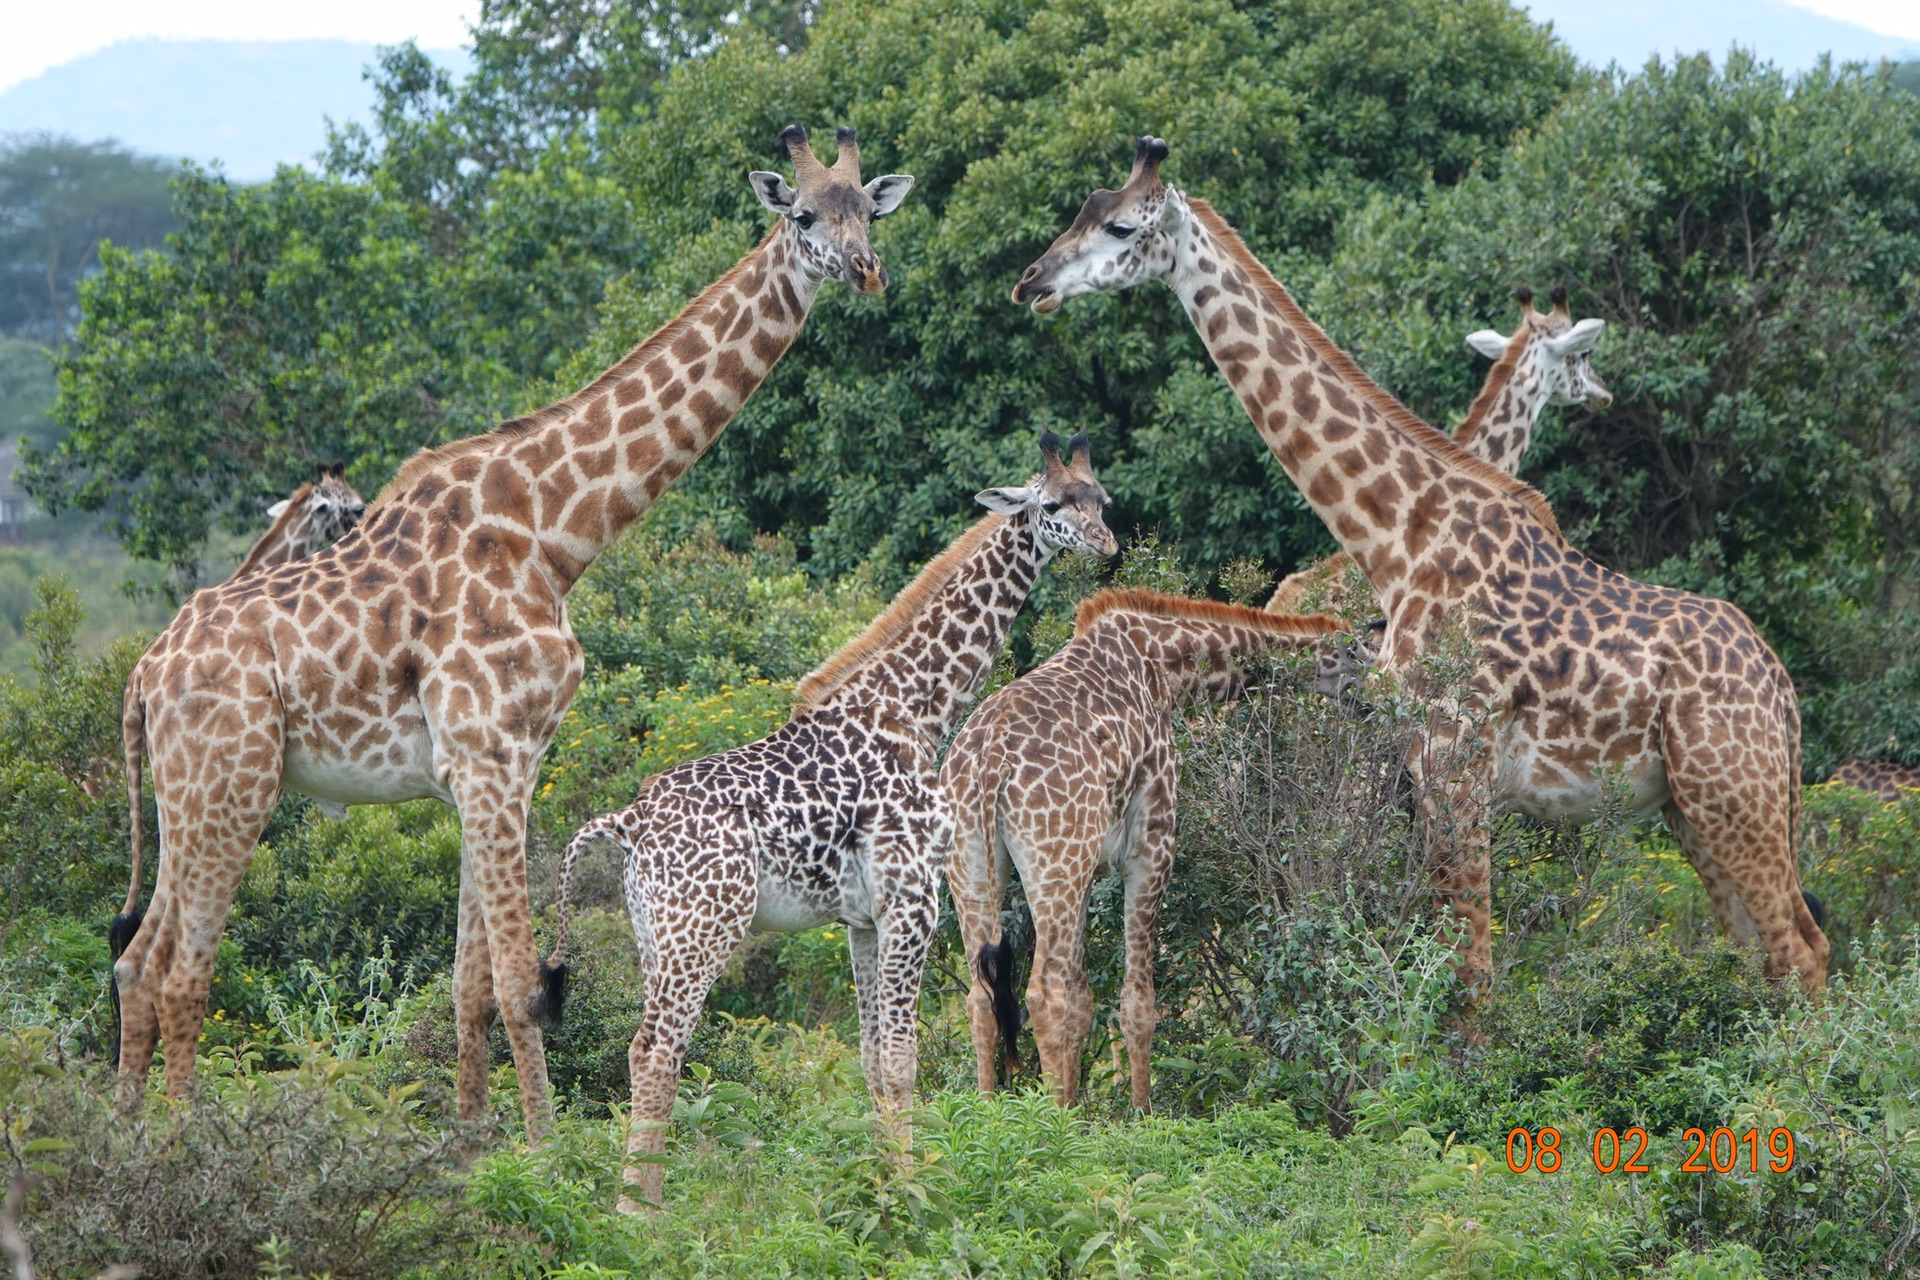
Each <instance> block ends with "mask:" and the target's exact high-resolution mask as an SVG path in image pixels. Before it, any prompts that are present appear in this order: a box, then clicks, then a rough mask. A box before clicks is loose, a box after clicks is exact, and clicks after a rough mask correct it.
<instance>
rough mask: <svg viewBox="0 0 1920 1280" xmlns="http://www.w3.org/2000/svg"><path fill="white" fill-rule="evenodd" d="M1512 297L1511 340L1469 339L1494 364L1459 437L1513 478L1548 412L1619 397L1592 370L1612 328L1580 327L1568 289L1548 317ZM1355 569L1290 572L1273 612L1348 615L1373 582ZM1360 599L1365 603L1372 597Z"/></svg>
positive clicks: (1529, 295) (1343, 560)
mask: <svg viewBox="0 0 1920 1280" xmlns="http://www.w3.org/2000/svg"><path fill="white" fill-rule="evenodd" d="M1513 296H1514V300H1515V301H1517V302H1518V303H1519V304H1520V324H1519V327H1518V328H1516V329H1515V330H1514V331H1513V336H1512V337H1505V336H1503V335H1502V334H1501V333H1500V332H1499V330H1497V329H1478V330H1475V331H1474V332H1473V333H1470V334H1468V335H1467V347H1468V348H1469V349H1470V350H1473V351H1477V352H1479V353H1480V354H1481V355H1483V356H1485V357H1487V358H1488V359H1489V360H1491V361H1493V362H1494V363H1493V367H1492V368H1491V369H1489V370H1487V377H1486V381H1485V382H1483V383H1482V384H1481V386H1480V393H1479V394H1478V395H1477V396H1475V397H1474V400H1473V404H1472V405H1471V406H1470V407H1469V408H1468V410H1467V416H1466V417H1465V418H1464V419H1463V420H1462V421H1461V423H1460V425H1459V426H1458V427H1457V428H1455V429H1454V433H1453V442H1454V443H1455V444H1457V445H1459V446H1460V447H1461V448H1463V449H1465V450H1466V451H1467V452H1468V453H1471V454H1473V455H1474V456H1475V457H1477V458H1480V459H1482V460H1483V461H1485V462H1488V463H1491V464H1492V465H1494V466H1496V467H1498V468H1500V470H1502V471H1504V472H1506V473H1507V474H1508V475H1515V474H1517V473H1518V472H1519V470H1520V463H1521V461H1522V460H1523V459H1524V458H1525V457H1526V456H1527V446H1528V445H1530V444H1532V443H1533V429H1534V426H1535V424H1536V423H1538V422H1539V421H1540V415H1541V414H1542V413H1545V412H1546V409H1547V406H1548V405H1550V404H1553V405H1573V404H1577V405H1582V406H1584V407H1586V408H1588V409H1593V410H1599V409H1605V408H1606V407H1607V406H1609V405H1611V404H1612V403H1613V393H1612V392H1611V391H1609V390H1607V385H1606V383H1604V382H1602V381H1601V380H1600V377H1599V375H1598V374H1596V373H1594V371H1593V358H1592V356H1593V348H1594V345H1595V344H1596V343H1598V342H1599V341H1600V335H1601V334H1602V332H1604V331H1605V329H1606V326H1607V322H1606V321H1604V320H1600V319H1597V318H1593V317H1589V318H1588V319H1585V320H1582V321H1580V322H1579V323H1577V324H1576V323H1574V320H1573V316H1572V314H1571V313H1570V312H1569V311H1568V309H1567V287H1566V286H1565V285H1559V284H1557V285H1555V286H1554V287H1553V288H1552V290H1550V291H1549V294H1548V296H1549V297H1550V299H1551V300H1552V303H1553V310H1551V311H1548V312H1541V311H1539V310H1537V309H1535V307H1534V305H1533V290H1531V289H1529V288H1527V287H1526V286H1524V285H1522V286H1521V287H1520V288H1518V289H1515V290H1514V291H1513ZM1352 568H1353V557H1351V556H1349V555H1348V554H1347V553H1346V552H1344V551H1336V552H1334V553H1333V554H1332V555H1330V556H1327V557H1325V558H1323V559H1321V560H1318V561H1315V562H1314V563H1313V564H1310V565H1308V566H1307V567H1306V568H1304V569H1301V570H1298V571H1297V572H1294V573H1290V574H1288V575H1287V576H1286V577H1285V578H1283V579H1281V581H1280V585H1279V586H1277V587H1275V588H1274V592H1273V596H1272V598H1271V599H1269V600H1268V601H1267V609H1268V611H1270V612H1272V613H1298V612H1299V611H1300V608H1301V606H1302V605H1303V604H1305V603H1306V602H1307V601H1308V600H1314V601H1315V602H1317V603H1318V604H1319V605H1320V607H1322V608H1329V609H1334V610H1336V611H1339V612H1341V613H1343V614H1344V613H1346V612H1348V611H1349V610H1348V608H1347V606H1348V603H1349V598H1350V597H1351V596H1352V595H1353V593H1354V589H1355V588H1356V587H1363V586H1364V584H1365V581H1366V580H1365V578H1364V577H1363V576H1362V575H1360V574H1358V573H1357V572H1355V573H1349V570H1351V569H1352ZM1356 579H1358V580H1357V581H1356ZM1361 594H1362V596H1363V598H1364V597H1365V596H1366V595H1368V594H1370V593H1365V592H1362V593H1361ZM1353 603H1354V604H1359V603H1360V602H1359V601H1354V602H1353ZM1367 603H1368V604H1370V603H1371V601H1370V600H1369V601H1367ZM1363 611H1364V608H1363Z"/></svg>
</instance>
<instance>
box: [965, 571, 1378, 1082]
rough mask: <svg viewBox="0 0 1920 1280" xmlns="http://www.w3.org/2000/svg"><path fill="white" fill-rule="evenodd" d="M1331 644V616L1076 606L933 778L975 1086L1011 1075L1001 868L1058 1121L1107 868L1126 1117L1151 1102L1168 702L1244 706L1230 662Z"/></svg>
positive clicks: (1168, 832)
mask: <svg viewBox="0 0 1920 1280" xmlns="http://www.w3.org/2000/svg"><path fill="white" fill-rule="evenodd" d="M1339 630H1340V623H1339V621H1338V620H1337V619H1334V618H1330V617H1327V616H1326V615H1324V614H1314V615H1310V616H1279V615H1275V614H1271V613H1266V612H1263V611H1262V610H1259V609H1250V608H1246V607H1244V606H1241V605H1231V604H1219V603H1216V602H1215V601H1211V600H1189V599H1185V598H1183V597H1181V596H1171V595H1163V594H1161V593H1159V592H1156V591H1139V590H1108V591H1102V592H1100V593H1099V594H1097V595H1095V596H1093V597H1091V598H1090V599H1088V600H1086V601H1085V602H1084V603H1082V604H1081V606H1080V609H1079V612H1078V613H1077V614H1076V615H1075V618H1074V630H1073V639H1072V640H1071V641H1070V642H1068V644H1067V645H1066V647H1065V648H1063V649H1061V650H1060V652H1058V653H1056V654H1054V655H1053V657H1051V658H1049V659H1047V661H1046V662H1044V663H1042V664H1041V665H1040V666H1038V667H1036V668H1035V669H1033V670H1032V671H1029V672H1028V673H1027V674H1026V675H1024V676H1021V677H1020V678H1019V679H1018V680H1015V681H1014V682H1013V683H1012V684H1009V685H1007V686H1006V687H1005V688H1003V689H1000V690H999V691H998V692H996V693H994V694H993V695H992V696H991V697H989V698H988V699H987V700H986V701H985V702H983V703H981V704H980V709H979V710H978V711H976V712H974V713H973V715H972V716H971V717H969V718H968V720H967V723H966V726H965V727H964V728H963V729H961V731H960V734H959V736H958V737H956V738H955V739H954V742H953V747H952V749H951V750H949V751H948V752H947V758H946V761H945V763H944V764H942V766H941V768H940V782H941V786H942V788H943V789H944V790H945V792H946V796H947V803H948V805H949V807H950V808H951V810H952V812H953V821H954V827H955V833H954V839H953V846H952V853H951V855H950V856H949V858H948V860H947V887H948V890H949V891H950V892H951V893H952V895H953V909H954V914H955V915H957V916H958V917H959V922H960V937H961V941H962V944H963V947H964V950H965V952H966V955H967V957H968V960H969V962H970V963H969V968H970V969H971V971H972V975H973V981H972V985H971V988H970V989H969V991H968V993H967V1019H968V1021H969V1022H970V1023H971V1024H972V1030H973V1051H974V1060H975V1065H976V1067H977V1068H978V1071H979V1080H980V1088H981V1089H982V1090H983V1091H986V1092H991V1091H992V1090H993V1087H994V1076H995V1061H994V1059H995V1053H994V1050H995V1047H996V1044H997V1045H998V1046H999V1047H1000V1048H1002V1049H1003V1050H1004V1051H1005V1054H1006V1059H1007V1063H1008V1065H1009V1067H1010V1068H1015V1069H1017V1067H1018V1062H1019V1058H1018V1053H1017V1051H1016V1049H1015V1047H1014V1046H1015V1043H1016V1038H1017V1037H1018V1035H1019V1032H1020V1007H1019V998H1018V997H1017V996H1016V995H1015V994H1014V988H1013V960H1014V956H1013V946H1012V944H1011V943H1010V942H1008V941H1007V940H1006V938H1005V937H1003V936H1002V934H1001V930H1000V903H1001V899H1002V898H1003V897H1004V895H1005V891H1006V876H1007V869H1008V866H1009V864H1011V866H1012V867H1013V868H1015V869H1017V870H1018V871H1019V873H1020V883H1021V884H1022V885H1023V886H1024V887H1025V889H1026V895H1027V905H1028V907H1029V908H1030V909H1031V911H1032V913H1033V934H1034V940H1033V970H1032V976H1031V978H1030V980H1029V981H1028V983H1027V1007H1028V1009H1029V1010H1030V1011H1031V1013H1032V1017H1033V1040H1034V1044H1035V1046H1036V1047H1037V1048H1038V1049H1039V1051H1040V1068H1041V1070H1042V1072H1043V1073H1044V1074H1045V1075H1046V1078H1047V1081H1048V1083H1049V1084H1051V1085H1052V1086H1053V1087H1054V1090H1055V1093H1056V1096H1057V1097H1058V1098H1059V1100H1060V1104H1061V1105H1062V1106H1072V1105H1073V1100H1074V1095H1075V1093H1076V1092H1077V1090H1078V1087H1079V1077H1080V1052H1081V1050H1082V1049H1083V1048H1084V1047H1085V1045H1086V1040H1087V1032H1088V1030H1089V1029H1090V1028H1091V1026H1092V1025H1093V991H1092V989H1091V988H1090V987H1089V986H1088V985H1087V968H1086V923H1087V896H1088V894H1089V893H1090V892H1091V891H1092V889H1093V882H1094V880H1095V878H1096V877H1097V876H1098V875H1099V874H1100V873H1101V872H1102V871H1106V870H1113V871H1117V872H1119V874H1120V875H1121V876H1122V878H1123V880H1124V882H1125V886H1126V887H1125V895H1126V898H1125V903H1126V905H1125V908H1124V915H1125V939H1126V943H1125V945H1126V965H1127V976H1126V981H1125V984H1124V986H1123V988H1122V992H1121V996H1120V1026H1121V1029H1122V1031H1123V1033H1124V1034H1125V1036H1126V1042H1127V1062H1128V1067H1129V1070H1130V1073H1131V1081H1132V1089H1133V1105H1134V1106H1135V1107H1136V1108H1137V1109H1139V1110H1142V1111H1144V1110H1147V1109H1148V1106H1149V1102H1150V1098H1149V1093H1148V1085H1149V1083H1150V1079H1151V1077H1150V1072H1151V1053H1150V1050H1151V1048H1152V1044H1153V1028H1154V1023H1155V1022H1156V1021H1157V1020H1158V1015H1157V1013H1156V1011H1155V1007H1154V985H1153V957H1154V933H1153V929H1154V921H1155V919H1156V917H1157V916H1158V914H1159V910H1160V899H1161V896H1162V895H1163V894H1164V893H1165V892H1166V888H1167V880H1168V878H1169V877H1170V876H1171V874H1172V872H1173V853H1174V844H1173V835H1174V808H1175V800H1176V797H1177V794H1178V788H1179V768H1178V765H1177V763H1176V761H1175V759H1174V748H1173V707H1174V704H1175V703H1176V702H1185V701H1197V700H1199V699H1203V698H1210V699H1213V700H1215V701H1225V700H1227V699H1229V698H1234V697H1238V696H1239V695H1240V693H1241V692H1242V689H1243V685H1244V678H1243V676H1242V674H1241V672H1240V671H1239V670H1238V669H1237V668H1236V666H1235V663H1236V662H1237V661H1238V660H1240V659H1243V658H1245V657H1247V656H1248V655H1250V654H1253V653H1256V652H1259V651H1260V650H1262V649H1266V648H1269V647H1272V646H1276V645H1296V646H1297V645H1302V644H1306V643H1310V642H1312V641H1315V640H1318V639H1321V638H1323V637H1326V636H1330V635H1332V634H1334V633H1335V632H1337V631H1339Z"/></svg>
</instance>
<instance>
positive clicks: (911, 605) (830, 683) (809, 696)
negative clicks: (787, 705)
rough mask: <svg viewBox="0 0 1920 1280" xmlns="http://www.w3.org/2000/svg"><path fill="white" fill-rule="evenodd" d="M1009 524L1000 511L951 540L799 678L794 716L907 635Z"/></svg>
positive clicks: (844, 682) (817, 703)
mask: <svg viewBox="0 0 1920 1280" xmlns="http://www.w3.org/2000/svg"><path fill="white" fill-rule="evenodd" d="M1006 522H1007V517H1005V516H1003V515H1000V514H999V513H997V512H996V513H994V514H992V515H989V516H987V517H986V518H985V519H982V520H978V521H975V522H974V524H973V526H972V527H971V528H969V529H968V530H967V531H966V532H965V533H963V534H961V535H960V536H959V537H957V538H955V539H954V540H953V541H952V542H951V543H950V544H948V546H947V549H946V550H945V551H942V552H941V553H940V554H939V555H937V556H935V557H934V558H933V559H931V560H929V561H927V566H926V568H924V569H922V570H921V571H920V572H919V574H918V575H917V576H916V577H915V578H914V580H913V581H912V582H909V583H908V584H907V585H906V586H904V587H902V588H900V593H899V594H898V595H896V596H894V598H893V603H891V604H889V605H888V606H887V607H886V608H885V609H884V610H882V611H881V613H880V616H879V617H877V618H875V619H874V620H873V621H872V622H869V623H868V624H867V625H866V629H865V630H863V631H861V633H860V634H859V635H857V636H855V637H854V638H853V639H851V640H849V641H847V642H846V643H845V644H843V645H841V646H840V647H839V648H838V649H836V650H834V652H833V655H832V656H831V657H829V658H828V659H827V660H826V661H825V662H823V663H821V664H820V665H819V666H817V667H815V668H814V669H813V670H812V671H809V672H808V673H807V674H806V675H805V676H803V677H802V678H801V680H800V683H799V685H798V686H796V687H795V689H794V691H793V697H794V703H795V705H794V714H796V715H798V714H799V713H800V712H802V711H806V710H809V709H811V708H813V707H817V706H819V705H820V704H821V703H822V702H824V701H826V699H827V698H828V697H829V696H830V695H831V694H833V693H834V692H835V691H836V690H838V689H840V688H841V687H842V686H844V685H845V684H846V683H847V681H849V680H851V679H852V678H853V676H854V673H855V672H856V671H858V670H859V669H860V668H861V667H862V666H863V665H865V663H866V661H867V659H869V658H871V657H873V655H874V654H876V653H878V652H879V651H880V650H882V649H884V648H885V647H886V646H888V645H889V644H892V643H893V642H894V641H895V640H898V639H899V638H900V637H901V636H902V635H903V634H905V633H906V630H907V628H908V627H910V626H912V625H913V620H914V619H915V618H917V617H919V616H920V612H921V610H923V609H924V608H926V605H927V601H928V600H930V599H931V598H932V597H933V594H934V593H935V592H937V591H939V590H940V589H941V588H942V587H944V586H946V585H947V583H949V582H951V581H952V580H953V578H954V575H955V574H957V573H958V572H959V571H960V566H961V565H962V564H963V563H965V561H966V559H967V557H968V556H970V555H972V554H973V553H974V551H975V550H977V549H978V548H979V546H980V544H981V543H983V542H985V541H986V540H987V539H988V538H990V537H992V536H993V534H994V533H995V531H997V530H998V529H999V528H1000V526H1001V525H1004V524H1005V523H1006Z"/></svg>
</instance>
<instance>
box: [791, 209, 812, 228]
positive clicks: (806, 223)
mask: <svg viewBox="0 0 1920 1280" xmlns="http://www.w3.org/2000/svg"><path fill="white" fill-rule="evenodd" d="M793 224H794V225H795V226H797V227H799V228H800V229H801V230H802V231H805V230H806V229H807V228H808V227H810V226H812V225H813V215H812V214H810V213H796V214H794V215H793Z"/></svg>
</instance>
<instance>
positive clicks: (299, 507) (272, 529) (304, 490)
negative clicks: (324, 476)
mask: <svg viewBox="0 0 1920 1280" xmlns="http://www.w3.org/2000/svg"><path fill="white" fill-rule="evenodd" d="M312 496H313V481H311V480H308V481H306V482H304V483H302V484H301V486H300V487H299V488H298V489H295V490H294V491H293V492H292V493H290V494H288V495H287V506H286V509H285V510H284V511H282V512H281V513H280V514H279V515H277V516H275V517H274V520H273V523H272V524H270V525H268V526H267V531H266V532H265V533H263V534H261V535H260V536H259V537H258V538H256V539H254V542H253V546H251V547H249V548H248V549H247V558H246V559H245V560H242V561H241V562H240V567H239V568H237V569H235V570H234V571H233V576H234V577H235V578H237V577H239V576H240V575H241V574H243V573H247V572H250V571H251V570H252V569H253V567H254V564H253V562H254V561H255V560H257V559H259V558H260V557H261V556H263V555H265V554H266V552H267V550H268V548H270V547H272V546H273V544H274V543H275V542H278V541H279V537H278V535H279V534H280V533H281V532H282V531H283V530H284V529H286V527H287V526H288V525H289V524H291V523H292V522H293V521H295V520H298V519H299V518H300V515H301V513H302V512H303V511H305V509H306V506H307V499H308V498H310V497H312Z"/></svg>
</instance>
